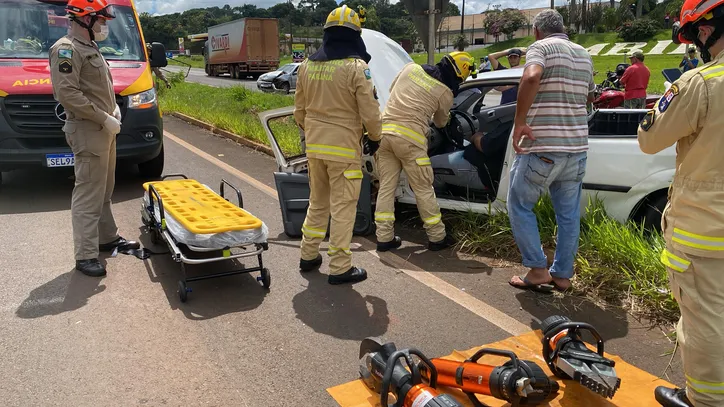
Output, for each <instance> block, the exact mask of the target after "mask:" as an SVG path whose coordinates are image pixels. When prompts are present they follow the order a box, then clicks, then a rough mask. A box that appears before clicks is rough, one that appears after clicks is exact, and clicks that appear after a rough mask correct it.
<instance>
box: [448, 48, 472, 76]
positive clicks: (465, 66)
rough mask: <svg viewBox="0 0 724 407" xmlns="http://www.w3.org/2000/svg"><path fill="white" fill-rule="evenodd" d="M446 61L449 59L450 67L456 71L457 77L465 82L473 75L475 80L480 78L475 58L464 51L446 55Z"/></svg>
mask: <svg viewBox="0 0 724 407" xmlns="http://www.w3.org/2000/svg"><path fill="white" fill-rule="evenodd" d="M445 59H447V60H448V62H450V65H452V67H453V69H454V70H455V75H456V76H457V77H458V78H460V79H462V80H463V81H464V80H466V79H468V76H471V75H472V77H473V78H476V77H477V76H478V71H477V68H476V66H475V58H473V56H472V55H470V54H469V53H467V52H464V51H454V52H451V53H449V54H447V55H445Z"/></svg>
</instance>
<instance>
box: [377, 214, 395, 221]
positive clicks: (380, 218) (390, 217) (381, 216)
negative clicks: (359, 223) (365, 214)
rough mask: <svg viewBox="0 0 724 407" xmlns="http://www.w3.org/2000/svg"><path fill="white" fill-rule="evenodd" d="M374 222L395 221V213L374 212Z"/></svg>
mask: <svg viewBox="0 0 724 407" xmlns="http://www.w3.org/2000/svg"><path fill="white" fill-rule="evenodd" d="M375 220H378V221H385V220H392V221H394V220H395V213H394V212H375Z"/></svg>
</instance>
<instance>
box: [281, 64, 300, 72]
mask: <svg viewBox="0 0 724 407" xmlns="http://www.w3.org/2000/svg"><path fill="white" fill-rule="evenodd" d="M295 67H296V65H293V64H287V65H284V66H283V67H281V68H279V70H280V71H282V72H284V73H292V71H294V68H295Z"/></svg>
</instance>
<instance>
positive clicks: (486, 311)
mask: <svg viewBox="0 0 724 407" xmlns="http://www.w3.org/2000/svg"><path fill="white" fill-rule="evenodd" d="M163 134H164V137H166V138H168V139H170V140H172V141H174V142H176V143H178V144H179V145H180V146H182V147H184V148H185V149H187V150H189V151H191V152H192V153H194V154H196V155H198V156H199V157H201V158H203V159H205V160H206V161H209V162H210V163H212V164H214V165H216V166H217V167H219V168H221V169H223V170H224V171H227V172H228V173H229V174H232V175H234V176H236V177H238V178H239V179H241V180H243V181H244V182H247V183H248V184H250V185H251V186H253V187H254V188H257V189H258V190H260V191H262V192H264V193H265V194H267V195H268V196H270V197H272V198H274V200H276V201H278V200H279V197H278V195H277V191H276V190H275V189H274V188H272V187H270V186H268V185H266V184H264V183H262V182H260V181H258V180H256V179H255V178H254V177H252V176H250V175H248V174H246V173H244V172H242V171H240V170H238V169H236V168H234V167H232V166H230V165H229V164H227V163H225V162H223V161H221V160H219V159H218V158H216V157H214V156H212V155H211V154H208V153H206V152H205V151H203V150H200V149H199V148H198V147H195V146H193V145H191V144H189V143H188V142H186V141H184V140H181V139H180V138H179V137H178V136H175V135H173V134H171V133H169V132H168V131H165V130H164V132H163ZM359 239H360V240H362V241H363V242H364V244H363V246H364V248H365V250H366V251H367V252H369V253H370V254H372V255H373V256H375V257H377V258H378V259H381V260H385V261H387V262H389V263H390V264H391V265H392V266H393V267H396V268H397V269H399V270H400V271H401V272H403V273H405V274H406V275H408V276H410V277H412V278H414V279H415V280H417V281H419V282H420V283H422V284H424V285H426V286H427V287H428V288H431V289H433V290H435V291H437V292H438V293H440V294H442V295H443V296H445V297H446V298H448V299H449V300H451V301H453V302H455V303H457V304H458V305H460V306H462V307H463V308H465V309H467V310H468V311H470V312H472V313H473V314H475V315H478V316H479V317H482V318H483V319H485V320H487V321H488V322H490V323H492V324H493V325H495V326H497V327H498V328H500V329H502V330H504V331H506V332H508V333H510V334H511V335H514V336H518V335H521V334H523V333H525V332H529V331H531V330H532V328H530V327H528V326H526V325H525V324H522V323H520V321H518V320H516V319H515V318H511V317H510V316H508V315H507V314H505V313H503V312H502V311H500V310H498V309H496V308H495V307H493V306H491V305H489V304H487V303H485V302H483V301H480V300H479V299H477V298H475V297H473V296H472V295H470V294H468V293H466V292H463V291H460V290H459V289H458V288H457V287H455V286H453V285H452V284H450V283H448V282H447V281H445V280H443V279H441V278H439V277H437V276H435V275H434V274H432V273H430V272H428V271H425V270H423V269H421V268H419V267H417V266H415V265H414V264H411V263H408V262H407V260H405V259H403V258H402V257H400V256H398V255H396V254H394V253H392V252H383V253H377V250H376V245H375V244H374V243H373V242H372V241H371V240H370V239H367V238H362V237H360V238H359Z"/></svg>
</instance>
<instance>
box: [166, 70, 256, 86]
mask: <svg viewBox="0 0 724 407" xmlns="http://www.w3.org/2000/svg"><path fill="white" fill-rule="evenodd" d="M163 69H164V70H166V71H170V72H183V73H184V74H185V73H187V72H188V76H187V77H186V80H187V81H188V82H195V83H200V84H202V85H209V86H216V87H221V88H230V87H232V86H246V87H247V88H249V89H251V90H256V91H258V90H259V89H257V87H256V80H254V79H251V78H248V79H232V78H231V76H229V75H228V74H224V75H223V76H217V77H213V76H208V75H206V72H205V71H204V70H203V69H201V68H191V69H190V70H189V68H188V67H186V66H178V65H168V66H166V67H165V68H163Z"/></svg>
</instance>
